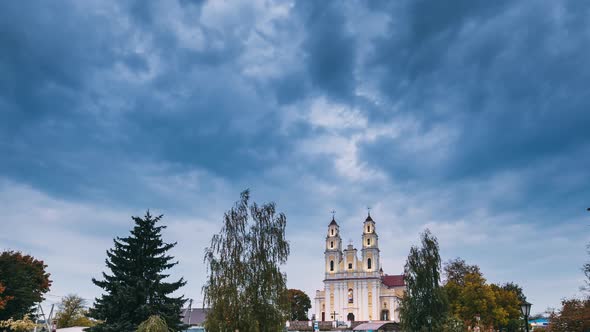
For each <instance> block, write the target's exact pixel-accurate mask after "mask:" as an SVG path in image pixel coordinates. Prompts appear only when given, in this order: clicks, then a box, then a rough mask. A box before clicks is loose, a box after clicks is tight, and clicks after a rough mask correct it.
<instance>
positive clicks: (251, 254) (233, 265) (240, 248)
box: [203, 190, 289, 332]
mask: <svg viewBox="0 0 590 332" xmlns="http://www.w3.org/2000/svg"><path fill="white" fill-rule="evenodd" d="M240 197H241V199H240V200H239V201H238V202H236V203H235V205H234V207H233V208H232V209H231V210H229V211H227V212H226V213H225V214H224V217H223V227H222V229H221V232H220V233H219V234H216V235H214V236H213V238H212V239H211V245H210V247H209V248H207V250H206V252H205V259H204V260H205V262H206V263H207V267H208V277H207V281H206V284H205V286H204V287H203V293H204V296H205V299H204V305H205V306H207V307H209V308H210V309H209V311H208V312H207V319H206V321H205V328H206V329H207V331H211V332H217V331H222V332H225V331H231V332H233V331H236V330H239V331H243V332H246V331H247V332H250V331H252V332H256V331H262V332H276V331H280V330H282V329H283V327H284V323H285V321H286V320H287V319H288V317H289V302H288V297H287V295H288V293H287V287H286V276H285V274H284V273H282V272H281V270H280V265H281V264H284V263H285V262H286V261H287V257H288V255H289V243H288V242H287V241H286V239H285V227H286V225H287V218H286V217H285V215H284V214H283V213H278V214H277V212H276V208H275V204H274V203H267V204H264V205H262V206H258V205H257V204H256V203H252V204H250V202H249V198H250V193H249V191H248V190H246V191H244V192H242V194H241V195H240ZM250 220H251V222H250Z"/></svg>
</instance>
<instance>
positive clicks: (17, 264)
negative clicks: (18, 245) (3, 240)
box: [0, 251, 51, 320]
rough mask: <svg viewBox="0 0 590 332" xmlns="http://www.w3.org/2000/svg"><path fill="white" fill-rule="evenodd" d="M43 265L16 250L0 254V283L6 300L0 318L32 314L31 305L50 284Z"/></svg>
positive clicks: (39, 300) (37, 300)
mask: <svg viewBox="0 0 590 332" xmlns="http://www.w3.org/2000/svg"><path fill="white" fill-rule="evenodd" d="M46 267H47V265H45V264H44V263H43V261H40V260H37V259H35V258H34V257H32V256H30V255H24V254H22V253H20V252H18V251H4V252H2V253H1V254H0V284H2V285H3V287H4V290H3V295H2V298H3V299H4V300H3V302H5V303H4V309H3V310H1V311H0V320H6V319H9V318H14V319H19V318H22V317H24V316H25V315H28V314H32V313H33V306H34V305H35V303H39V302H41V301H43V299H44V298H43V294H45V293H47V292H48V291H49V287H50V286H51V280H49V273H47V272H45V268H46Z"/></svg>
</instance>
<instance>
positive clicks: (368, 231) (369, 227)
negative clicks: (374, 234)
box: [367, 225, 371, 233]
mask: <svg viewBox="0 0 590 332" xmlns="http://www.w3.org/2000/svg"><path fill="white" fill-rule="evenodd" d="M367 233H371V225H367Z"/></svg>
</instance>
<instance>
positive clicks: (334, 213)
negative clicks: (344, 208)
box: [330, 209, 336, 220]
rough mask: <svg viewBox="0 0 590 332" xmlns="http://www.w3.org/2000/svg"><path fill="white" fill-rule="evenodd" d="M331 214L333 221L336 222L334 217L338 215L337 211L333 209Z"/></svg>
mask: <svg viewBox="0 0 590 332" xmlns="http://www.w3.org/2000/svg"><path fill="white" fill-rule="evenodd" d="M330 213H331V214H332V220H334V215H336V210H334V209H332V211H330Z"/></svg>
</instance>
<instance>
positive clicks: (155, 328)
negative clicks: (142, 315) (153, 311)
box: [137, 315, 171, 332]
mask: <svg viewBox="0 0 590 332" xmlns="http://www.w3.org/2000/svg"><path fill="white" fill-rule="evenodd" d="M169 331H171V330H170V329H169V328H168V325H166V321H165V320H163V319H162V318H161V317H160V316H158V315H153V316H150V317H149V318H148V319H146V320H145V321H144V322H142V323H141V324H139V326H138V327H137V332H169Z"/></svg>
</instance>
